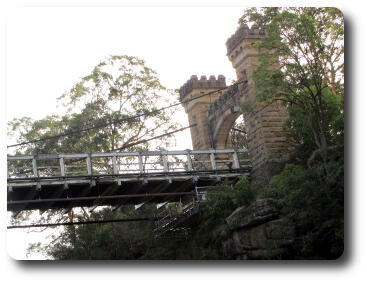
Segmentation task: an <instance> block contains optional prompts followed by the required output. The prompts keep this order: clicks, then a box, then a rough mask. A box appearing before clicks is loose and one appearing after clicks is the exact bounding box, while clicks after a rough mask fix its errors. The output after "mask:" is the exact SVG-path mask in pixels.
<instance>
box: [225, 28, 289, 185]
mask: <svg viewBox="0 0 367 283" xmlns="http://www.w3.org/2000/svg"><path fill="white" fill-rule="evenodd" d="M264 36H266V33H265V30H264V29H259V28H258V27H257V26H256V25H253V26H252V27H251V29H250V28H249V27H248V26H247V25H245V24H242V25H240V27H239V28H238V29H237V31H236V32H235V34H233V35H232V36H231V37H230V38H229V39H228V40H227V42H226V45H227V51H228V53H227V55H228V58H229V60H230V61H231V63H232V66H233V68H235V70H236V74H237V80H238V81H241V80H244V79H247V80H248V84H247V89H246V91H243V95H241V98H240V102H250V103H254V102H255V103H256V105H257V107H256V109H254V111H251V112H249V113H245V114H244V120H245V128H246V132H247V137H248V147H249V155H250V159H251V162H252V168H253V169H252V170H253V173H252V177H253V178H254V179H255V180H256V182H257V183H259V184H265V183H267V182H268V180H269V179H270V177H271V175H272V174H274V173H276V172H277V171H278V170H279V165H280V164H281V163H282V162H283V161H285V160H287V159H288V158H289V152H290V151H291V143H290V141H289V140H288V138H287V137H286V132H285V131H284V129H283V125H284V123H285V121H286V119H287V111H286V109H285V108H284V107H283V106H282V105H281V104H280V103H273V104H271V105H268V106H266V105H264V104H261V103H259V102H258V101H257V98H256V96H255V87H254V82H253V80H252V79H251V77H252V73H253V71H254V69H255V68H256V67H257V66H258V62H259V61H258V51H257V49H256V48H255V47H254V44H255V43H256V42H257V41H258V40H259V39H261V38H262V37H264ZM240 91H241V90H240Z"/></svg>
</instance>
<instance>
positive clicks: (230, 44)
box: [226, 24, 266, 55]
mask: <svg viewBox="0 0 367 283" xmlns="http://www.w3.org/2000/svg"><path fill="white" fill-rule="evenodd" d="M265 35H266V32H265V29H264V28H259V27H258V26H257V25H256V24H254V25H252V27H251V28H249V27H248V25H247V24H241V25H240V26H239V27H238V29H237V30H236V32H235V33H234V34H233V35H232V36H231V37H230V38H228V40H227V42H226V45H227V55H229V53H231V52H232V51H233V50H234V49H235V48H236V46H237V45H238V44H239V43H241V41H242V40H243V39H245V38H254V39H260V38H262V37H264V36H265Z"/></svg>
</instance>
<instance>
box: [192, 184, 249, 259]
mask: <svg viewBox="0 0 367 283" xmlns="http://www.w3.org/2000/svg"><path fill="white" fill-rule="evenodd" d="M254 200H255V193H254V192H253V190H252V189H251V186H250V182H249V180H248V179H247V178H242V179H240V180H239V181H238V182H237V183H235V184H234V185H233V184H228V183H226V182H225V183H222V184H220V185H218V186H216V188H215V191H214V192H212V193H210V194H209V197H208V202H207V203H205V204H204V205H203V207H202V209H201V215H200V219H199V228H198V229H197V231H195V234H194V235H193V236H192V238H191V240H190V245H189V247H190V250H191V256H192V257H193V259H223V255H222V253H221V245H220V239H221V236H222V235H223V233H225V231H226V224H225V218H227V217H228V216H229V215H230V214H231V213H232V212H233V211H234V210H235V209H236V208H238V207H239V206H243V205H248V204H250V203H251V202H253V201H254Z"/></svg>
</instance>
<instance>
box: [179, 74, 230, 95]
mask: <svg viewBox="0 0 367 283" xmlns="http://www.w3.org/2000/svg"><path fill="white" fill-rule="evenodd" d="M226 86H227V85H226V78H225V77H224V76H223V75H219V76H218V79H216V78H215V76H213V75H211V76H210V77H209V79H208V78H207V77H206V76H201V77H200V79H198V76H196V75H192V76H191V78H190V79H189V80H188V81H187V82H186V83H185V84H184V85H183V86H182V87H181V88H180V90H179V93H180V99H181V101H182V99H184V98H185V97H186V96H187V94H189V93H191V92H192V91H193V90H194V89H198V88H203V89H219V88H225V87H226Z"/></svg>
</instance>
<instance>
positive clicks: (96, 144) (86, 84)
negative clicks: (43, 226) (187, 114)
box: [9, 56, 178, 258]
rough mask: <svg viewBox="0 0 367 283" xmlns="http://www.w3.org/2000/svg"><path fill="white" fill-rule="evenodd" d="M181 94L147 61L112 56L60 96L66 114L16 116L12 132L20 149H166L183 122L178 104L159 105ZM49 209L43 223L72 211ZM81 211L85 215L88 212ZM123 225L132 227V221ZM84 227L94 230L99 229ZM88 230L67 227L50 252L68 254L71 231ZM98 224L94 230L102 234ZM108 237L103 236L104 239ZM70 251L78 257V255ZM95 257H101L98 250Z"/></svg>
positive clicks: (29, 151)
mask: <svg viewBox="0 0 367 283" xmlns="http://www.w3.org/2000/svg"><path fill="white" fill-rule="evenodd" d="M176 97H178V96H177V95H175V93H174V92H173V91H170V90H167V89H166V88H165V87H163V86H162V85H161V83H160V82H159V80H158V78H157V76H156V73H155V72H154V71H153V70H152V69H150V68H148V67H147V66H145V63H144V61H143V60H141V59H139V58H136V57H131V56H110V57H108V58H106V59H105V60H103V61H102V62H100V63H99V64H98V65H97V66H96V67H94V69H93V70H92V72H91V73H90V74H89V75H87V76H85V77H83V78H82V79H81V80H80V81H79V82H78V83H76V84H75V85H74V86H73V87H72V88H71V89H70V90H69V91H67V92H65V93H64V94H63V95H62V96H60V97H59V98H58V101H59V102H60V103H62V104H63V105H64V107H66V113H65V114H64V115H62V116H58V115H49V116H46V117H45V118H43V119H41V120H37V121H34V120H33V119H31V118H29V117H23V118H19V119H14V120H13V121H10V122H9V135H15V136H17V137H18V142H19V143H24V144H23V145H21V146H20V147H18V148H17V150H16V152H15V154H39V153H78V152H108V151H134V150H148V149H149V150H155V149H161V148H166V147H167V146H169V145H170V144H172V142H173V141H174V140H173V138H172V136H170V135H164V134H166V133H169V132H172V131H174V130H175V129H177V127H178V123H177V122H175V121H174V120H173V119H172V115H173V113H174V112H175V111H176V110H177V109H176V108H175V107H172V108H168V109H165V110H163V111H156V110H157V109H158V108H160V107H162V106H167V105H169V104H173V103H174V102H176ZM160 135H162V136H161V137H160V138H157V139H154V140H151V141H149V142H143V143H141V141H144V140H147V139H151V138H154V137H156V136H160ZM32 140H37V142H32V143H26V142H27V141H32ZM124 209H125V210H126V209H127V211H124V212H123V214H129V213H131V211H132V210H133V208H131V207H128V208H124V207H123V208H121V209H120V210H119V211H116V214H119V213H120V214H121V213H122V212H121V211H122V210H124ZM43 212H44V211H43ZM43 212H42V216H41V217H40V218H39V219H38V221H37V222H38V223H39V222H49V221H50V220H51V219H52V220H53V221H55V222H57V221H65V220H67V218H68V217H71V215H72V214H69V215H68V214H65V212H63V211H61V210H47V213H43ZM80 212H83V210H80ZM30 215H32V217H31V218H35V216H34V214H30V212H29V211H24V212H22V213H21V214H19V215H17V219H15V220H14V221H18V222H19V221H25V220H26V219H29V216H30ZM81 215H82V216H81V217H84V216H83V214H82V213H81ZM101 215H102V216H106V215H107V216H111V213H110V214H108V213H107V212H105V211H102V212H100V214H95V215H94V216H95V217H102V216H101ZM77 217H78V216H77ZM69 220H70V219H69ZM120 226H121V227H124V228H123V229H127V228H126V227H127V226H126V225H120ZM120 226H118V225H110V226H108V227H107V226H106V227H107V228H106V227H105V228H103V227H102V228H101V227H100V228H98V229H99V230H101V229H102V230H103V231H102V232H103V233H102V232H101V233H102V234H103V235H107V234H109V233H110V232H111V229H112V228H116V227H120ZM83 229H84V230H86V231H87V232H86V234H88V233H89V232H90V231H91V230H93V229H97V228H96V227H94V228H93V227H89V228H83ZM83 229H82V228H80V229H79V230H78V229H76V228H75V227H69V228H67V229H66V230H65V231H64V233H62V235H61V238H58V239H55V243H54V245H53V250H52V252H51V253H49V255H54V256H55V257H59V258H64V257H66V255H65V254H64V255H62V253H61V250H60V249H62V248H65V253H67V252H68V251H69V250H68V249H66V246H63V243H65V239H67V238H68V235H69V236H73V235H74V236H75V235H76V231H84V230H83ZM88 229H89V230H88ZM98 229H97V230H95V231H94V232H95V233H97V232H98V231H99V230H98ZM104 229H107V230H104ZM112 230H113V229H112ZM88 231H89V232H88ZM113 231H115V230H113ZM120 232H121V231H120ZM98 233H99V232H98ZM98 233H97V234H98ZM124 233H125V235H126V237H130V238H131V239H133V238H134V236H133V235H132V232H130V233H127V232H126V231H124ZM98 235H99V234H98ZM110 236H111V237H112V236H113V237H115V236H116V235H115V234H109V235H108V237H110ZM108 237H107V238H108ZM107 238H106V239H107ZM106 239H101V241H102V240H103V241H105V240H106ZM96 241H97V239H96ZM33 248H39V246H38V245H33ZM58 248H60V249H58ZM56 254H57V256H56ZM69 255H70V256H71V257H72V258H76V257H75V256H74V255H73V254H69ZM82 256H83V257H84V256H85V255H82ZM91 256H92V257H96V256H95V255H91ZM101 256H102V257H106V256H107V253H103V251H101ZM125 256H126V257H131V256H130V255H124V256H122V257H124V258H125Z"/></svg>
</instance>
